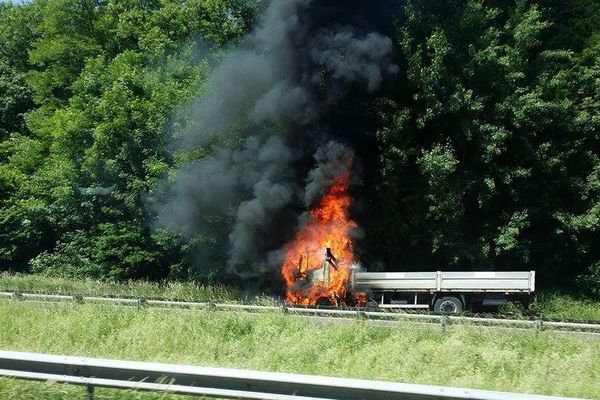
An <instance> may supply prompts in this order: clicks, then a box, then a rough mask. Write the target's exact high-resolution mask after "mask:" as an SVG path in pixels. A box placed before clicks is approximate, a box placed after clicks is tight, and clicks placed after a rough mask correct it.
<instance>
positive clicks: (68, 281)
mask: <svg viewBox="0 0 600 400" xmlns="http://www.w3.org/2000/svg"><path fill="white" fill-rule="evenodd" d="M0 291H8V292H25V293H43V294H65V295H81V296H86V295H87V296H102V297H130V298H144V299H161V300H176V301H218V302H228V301H251V302H259V303H263V302H268V299H267V297H262V296H259V297H257V296H254V297H251V298H248V297H246V296H244V295H243V294H242V293H241V292H239V291H238V290H236V289H234V288H232V287H230V286H225V285H221V284H212V285H200V284H197V283H195V282H178V281H172V282H169V281H164V282H161V283H157V282H148V281H139V280H137V281H136V280H132V281H128V282H114V281H102V280H94V279H75V278H56V277H47V276H43V275H38V274H11V273H0ZM536 301H537V308H536V310H535V311H534V312H533V313H531V312H527V311H525V310H524V309H523V308H522V307H520V306H512V305H511V306H509V307H503V308H501V309H500V310H499V314H500V315H503V316H506V317H516V318H528V317H532V316H537V317H541V318H544V319H553V320H554V319H556V320H573V321H600V302H595V301H591V300H587V299H584V298H577V297H573V296H571V295H568V294H558V293H544V292H542V293H539V294H537V295H536Z"/></svg>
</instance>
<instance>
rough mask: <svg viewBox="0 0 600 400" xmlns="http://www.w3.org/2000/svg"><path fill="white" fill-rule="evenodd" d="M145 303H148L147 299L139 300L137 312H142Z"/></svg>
mask: <svg viewBox="0 0 600 400" xmlns="http://www.w3.org/2000/svg"><path fill="white" fill-rule="evenodd" d="M144 303H146V300H145V299H137V304H136V310H137V311H140V310H141V309H142V307H143V306H144Z"/></svg>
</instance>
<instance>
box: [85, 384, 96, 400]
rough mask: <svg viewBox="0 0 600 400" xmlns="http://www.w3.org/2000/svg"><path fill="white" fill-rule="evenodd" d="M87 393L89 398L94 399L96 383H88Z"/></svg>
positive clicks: (89, 399)
mask: <svg viewBox="0 0 600 400" xmlns="http://www.w3.org/2000/svg"><path fill="white" fill-rule="evenodd" d="M85 394H86V399H87V400H94V385H87V386H86V387H85Z"/></svg>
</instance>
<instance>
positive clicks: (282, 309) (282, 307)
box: [281, 304, 288, 314]
mask: <svg viewBox="0 0 600 400" xmlns="http://www.w3.org/2000/svg"><path fill="white" fill-rule="evenodd" d="M281 312H282V313H283V314H287V312H288V309H287V306H286V305H285V304H283V305H282V306H281Z"/></svg>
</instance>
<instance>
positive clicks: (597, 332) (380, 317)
mask: <svg viewBox="0 0 600 400" xmlns="http://www.w3.org/2000/svg"><path fill="white" fill-rule="evenodd" d="M0 298H5V299H13V300H24V301H38V302H71V301H74V302H77V303H104V304H115V305H125V306H136V307H138V308H142V307H171V308H196V309H211V310H224V311H227V310H230V311H231V310H233V311H248V312H285V313H288V314H294V315H304V316H318V317H323V318H327V317H332V318H341V317H359V318H363V319H365V318H366V319H368V320H369V321H373V322H375V323H377V322H380V323H384V322H390V323H391V322H392V321H412V322H422V323H427V324H430V325H433V324H437V325H438V326H439V327H442V328H446V327H447V326H448V325H449V324H452V323H462V324H470V325H477V326H490V327H494V326H496V327H504V328H506V329H520V330H523V329H534V330H535V331H553V332H562V333H571V332H572V333H576V334H585V335H588V336H593V337H600V324H591V323H573V322H557V321H546V320H540V319H533V320H531V319H506V318H481V317H466V316H452V315H450V316H448V315H435V314H410V313H404V312H390V311H387V312H382V311H369V310H338V309H319V308H303V307H293V306H283V305H280V306H261V305H256V304H242V303H214V302H190V301H172V300H151V299H143V298H139V299H136V298H119V297H99V296H80V295H75V296H70V295H59V294H43V293H19V292H0Z"/></svg>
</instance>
